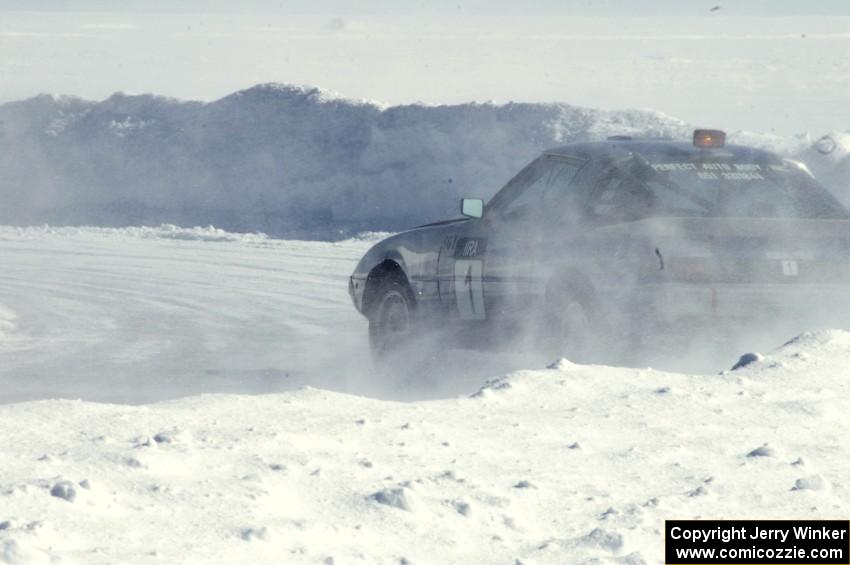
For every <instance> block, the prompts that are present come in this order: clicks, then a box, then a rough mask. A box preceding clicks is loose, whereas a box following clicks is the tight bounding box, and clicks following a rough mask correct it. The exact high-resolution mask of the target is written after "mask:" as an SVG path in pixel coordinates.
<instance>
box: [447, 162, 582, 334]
mask: <svg viewBox="0 0 850 565" xmlns="http://www.w3.org/2000/svg"><path fill="white" fill-rule="evenodd" d="M581 165H582V162H581V161H579V160H576V159H571V158H566V157H562V156H559V155H544V156H542V157H540V158H538V159H536V160H535V161H533V162H532V163H531V164H530V165H528V166H527V167H526V168H524V169H523V170H522V171H520V173H519V174H517V175H516V176H515V177H514V178H513V179H512V180H511V181H510V182H509V183H508V184H507V185H506V186H505V187H504V188H503V189H502V190H501V191H499V193H498V194H497V195H496V196H495V197H494V198H493V199H492V201H491V203H490V204H489V205H488V206H487V208H486V210H485V213H484V217H483V218H481V219H478V220H472V221H470V222H465V223H464V224H463V225H462V226H460V227H459V229H458V231H457V233H455V234H451V235H450V236H449V237H447V238H446V240H445V242H444V245H443V249H442V250H441V255H440V261H439V271H440V276H439V279H440V295H441V300H442V301H443V302H444V306H445V307H446V308H447V309H448V310H450V311H451V312H452V313H453V315H454V316H456V318H457V319H459V320H461V321H469V322H472V321H481V320H497V319H500V318H513V317H516V316H518V315H520V314H522V313H523V312H525V310H526V309H527V308H528V307H529V305H530V303H531V302H533V301H534V300H535V298H536V296H537V295H538V294H539V291H538V290H537V288H538V287H539V284H537V281H536V279H535V271H536V269H535V261H536V258H537V257H538V256H539V251H540V245H547V244H554V243H555V242H551V241H549V242H546V241H545V234H546V229H545V225H544V224H543V223H542V222H543V220H544V218H549V217H551V207H552V206H556V205H557V203H558V201H559V199H560V198H562V196H563V191H564V190H566V187H567V185H568V184H569V182H570V181H571V180H572V178H573V177H574V176H575V174H576V172H577V171H578V169H579V168H580V167H581ZM547 207H548V209H547Z"/></svg>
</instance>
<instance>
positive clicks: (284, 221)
mask: <svg viewBox="0 0 850 565" xmlns="http://www.w3.org/2000/svg"><path fill="white" fill-rule="evenodd" d="M690 130H691V126H690V125H688V124H685V123H684V122H682V121H680V120H677V119H675V118H672V117H669V116H666V115H664V114H661V113H658V112H653V111H637V110H631V111H621V112H607V111H600V110H593V109H588V108H581V107H575V106H570V105H568V104H521V103H509V104H501V105H500V104H493V103H486V104H478V103H470V104H459V105H454V106H448V105H446V106H423V105H405V106H382V105H378V104H375V103H369V102H364V101H352V100H346V99H344V98H342V97H339V96H336V95H331V94H329V93H327V92H325V91H322V90H319V89H316V88H307V87H296V86H289V85H279V84H264V85H258V86H255V87H253V88H249V89H247V90H243V91H240V92H236V93H234V94H232V95H230V96H227V97H225V98H222V99H221V100H217V101H215V102H211V103H202V102H182V101H178V100H174V99H171V98H163V97H157V96H152V95H127V94H115V95H113V96H111V97H110V98H108V99H106V100H103V101H101V102H90V101H85V100H80V99H76V98H69V97H54V96H39V97H36V98H32V99H29V100H25V101H21V102H13V103H7V104H3V105H0V223H8V224H16V225H27V224H40V223H50V224H56V225H81V224H91V225H98V226H128V225H159V224H163V223H166V224H175V225H181V226H194V225H210V224H213V225H216V226H219V227H221V228H224V229H227V230H229V231H236V232H263V233H268V234H271V235H274V236H287V237H308V238H314V239H315V238H319V239H343V238H346V237H350V236H351V235H352V234H355V233H358V232H361V231H367V230H378V231H381V230H391V231H397V230H399V229H403V228H407V227H411V226H414V225H418V224H421V223H425V222H428V221H433V220H437V219H441V218H444V217H447V216H451V215H454V214H455V213H456V206H457V199H458V198H459V197H461V196H480V197H484V198H488V197H490V196H491V195H492V194H493V193H494V192H495V191H496V190H498V189H499V188H500V187H501V186H502V185H503V184H504V183H505V182H506V181H507V180H508V179H509V178H510V177H511V176H512V175H513V174H514V173H516V171H517V170H518V169H519V168H520V167H521V166H522V165H523V164H525V163H526V162H528V161H529V160H530V159H531V158H532V157H534V156H535V155H536V154H537V153H538V152H539V151H541V150H542V149H544V148H546V147H551V146H554V145H559V144H562V143H567V142H571V141H582V140H598V139H604V138H605V137H606V136H609V135H612V134H641V135H655V136H665V135H666V136H672V137H676V138H681V139H685V138H687V137H688V135H689V132H690ZM731 138H732V139H733V140H741V141H744V142H747V143H753V144H756V145H761V146H766V147H770V148H774V149H779V150H781V151H783V152H786V153H789V154H796V153H797V152H798V151H803V153H802V157H803V158H804V160H807V161H809V160H811V161H812V167H813V168H817V169H818V170H820V171H821V172H822V173H823V176H824V178H825V179H826V180H828V181H829V182H831V183H833V185H835V186H838V187H839V188H840V189H841V190H845V191H850V189H847V179H848V178H850V173H848V167H850V165H848V164H847V163H850V160H847V159H844V158H843V157H844V156H846V155H845V154H844V153H841V152H838V153H835V154H834V155H833V156H832V157H830V159H829V160H824V159H822V155H821V154H820V153H817V152H812V151H807V150H804V149H805V148H806V147H809V146H810V145H811V143H813V142H814V140H811V139H808V138H806V137H805V136H803V137H799V138H794V139H785V138H782V137H778V136H775V135H762V134H754V133H748V132H738V133H736V134H733V135H732V136H731ZM839 156H840V157H841V158H840V159H839Z"/></svg>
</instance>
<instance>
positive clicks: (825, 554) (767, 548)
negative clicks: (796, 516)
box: [664, 520, 850, 565]
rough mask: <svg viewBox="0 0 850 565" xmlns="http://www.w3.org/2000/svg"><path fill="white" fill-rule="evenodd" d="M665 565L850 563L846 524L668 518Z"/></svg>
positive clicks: (848, 526) (849, 526)
mask: <svg viewBox="0 0 850 565" xmlns="http://www.w3.org/2000/svg"><path fill="white" fill-rule="evenodd" d="M664 562H665V563H666V564H667V565H702V564H712V563H728V564H737V565H745V564H750V563H753V564H760V565H772V564H774V563H787V564H789V565H790V564H792V563H796V564H807V565H847V564H850V521H847V520H667V521H666V522H665V523H664Z"/></svg>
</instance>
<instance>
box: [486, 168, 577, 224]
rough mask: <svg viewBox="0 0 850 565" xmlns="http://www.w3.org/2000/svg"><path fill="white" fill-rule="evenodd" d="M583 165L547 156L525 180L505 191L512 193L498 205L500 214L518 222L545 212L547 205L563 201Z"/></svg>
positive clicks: (508, 187)
mask: <svg viewBox="0 0 850 565" xmlns="http://www.w3.org/2000/svg"><path fill="white" fill-rule="evenodd" d="M581 165H582V163H581V162H579V161H574V160H568V159H563V158H559V157H557V156H554V155H546V156H544V157H543V158H541V159H539V160H538V161H537V162H536V163H535V166H534V167H533V168H532V169H531V170H529V171H528V174H527V175H525V177H524V178H518V179H516V181H517V182H516V184H513V185H509V186H507V187H505V189H504V190H509V191H510V192H509V193H508V194H505V195H504V196H503V197H502V198H500V199H499V200H498V201H497V202H494V209H495V211H496V213H497V214H498V215H499V216H500V217H502V218H506V219H516V218H520V217H523V216H526V215H528V214H529V213H530V212H531V211H537V210H541V209H543V208H544V206H545V205H546V204H547V203H551V202H555V201H556V200H557V199H559V198H562V197H563V195H564V192H565V190H566V188H567V186H568V185H569V184H570V181H572V180H573V177H575V175H576V173H577V172H578V170H579V169H580V168H581Z"/></svg>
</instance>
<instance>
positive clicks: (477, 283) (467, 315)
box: [455, 259, 486, 320]
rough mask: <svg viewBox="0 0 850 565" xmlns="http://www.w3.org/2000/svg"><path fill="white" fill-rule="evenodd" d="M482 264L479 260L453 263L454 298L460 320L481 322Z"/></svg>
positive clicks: (482, 304) (482, 300)
mask: <svg viewBox="0 0 850 565" xmlns="http://www.w3.org/2000/svg"><path fill="white" fill-rule="evenodd" d="M483 266H484V262H483V261H481V260H480V259H465V260H457V261H455V298H456V299H457V309H458V312H459V313H460V318H461V320H483V319H485V318H486V316H485V313H484V284H483V281H482V280H481V275H482V272H483Z"/></svg>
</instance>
